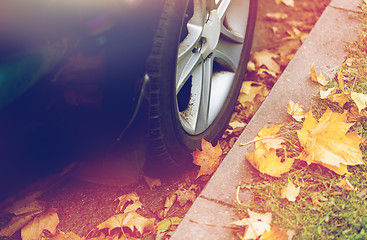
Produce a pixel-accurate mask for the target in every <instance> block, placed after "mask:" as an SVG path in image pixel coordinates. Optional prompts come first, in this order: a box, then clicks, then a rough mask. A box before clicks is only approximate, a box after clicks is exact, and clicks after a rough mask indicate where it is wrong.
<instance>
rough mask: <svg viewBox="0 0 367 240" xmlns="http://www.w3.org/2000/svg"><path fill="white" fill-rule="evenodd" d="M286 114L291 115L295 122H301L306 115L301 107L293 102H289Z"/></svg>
mask: <svg viewBox="0 0 367 240" xmlns="http://www.w3.org/2000/svg"><path fill="white" fill-rule="evenodd" d="M287 113H288V114H289V115H291V116H292V117H293V118H294V119H295V120H296V121H297V122H302V120H303V119H304V118H305V116H306V113H305V112H304V111H303V108H302V106H301V105H299V104H298V103H295V102H293V101H292V100H289V103H288V106H287Z"/></svg>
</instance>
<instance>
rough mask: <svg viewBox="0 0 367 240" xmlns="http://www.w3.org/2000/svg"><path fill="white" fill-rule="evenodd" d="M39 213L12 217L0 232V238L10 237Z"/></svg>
mask: <svg viewBox="0 0 367 240" xmlns="http://www.w3.org/2000/svg"><path fill="white" fill-rule="evenodd" d="M37 214H39V212H33V213H27V214H22V215H19V216H15V217H12V219H11V220H10V222H9V223H8V224H7V225H6V226H5V227H3V228H2V229H1V230H0V236H4V237H10V236H12V235H13V234H14V233H15V232H16V231H18V230H19V229H21V228H22V227H23V226H24V225H26V224H27V223H28V222H30V221H31V220H32V219H33V218H34V217H35V216H36V215H37Z"/></svg>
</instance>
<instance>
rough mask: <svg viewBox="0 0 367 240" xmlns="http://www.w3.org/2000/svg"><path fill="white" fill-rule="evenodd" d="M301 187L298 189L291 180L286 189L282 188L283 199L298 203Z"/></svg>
mask: <svg viewBox="0 0 367 240" xmlns="http://www.w3.org/2000/svg"><path fill="white" fill-rule="evenodd" d="M299 190H300V187H296V186H295V185H294V184H293V183H292V182H291V181H290V180H289V179H288V184H287V186H285V187H282V190H281V197H282V198H286V199H288V201H290V202H294V201H296V198H297V196H298V195H299Z"/></svg>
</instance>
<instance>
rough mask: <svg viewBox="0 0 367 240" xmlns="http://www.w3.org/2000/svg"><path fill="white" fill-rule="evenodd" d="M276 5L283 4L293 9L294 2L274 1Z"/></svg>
mask: <svg viewBox="0 0 367 240" xmlns="http://www.w3.org/2000/svg"><path fill="white" fill-rule="evenodd" d="M275 3H276V4H278V5H279V4H280V3H284V4H285V5H287V6H288V7H294V0H275Z"/></svg>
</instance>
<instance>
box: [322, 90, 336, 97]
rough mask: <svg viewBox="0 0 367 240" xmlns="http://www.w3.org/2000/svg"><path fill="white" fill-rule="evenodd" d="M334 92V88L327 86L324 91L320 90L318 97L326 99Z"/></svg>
mask: <svg viewBox="0 0 367 240" xmlns="http://www.w3.org/2000/svg"><path fill="white" fill-rule="evenodd" d="M335 93H336V88H329V89H328V90H326V91H324V90H322V89H321V90H320V98H321V99H326V98H328V97H330V96H332V95H334V94H335Z"/></svg>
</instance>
